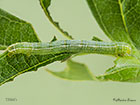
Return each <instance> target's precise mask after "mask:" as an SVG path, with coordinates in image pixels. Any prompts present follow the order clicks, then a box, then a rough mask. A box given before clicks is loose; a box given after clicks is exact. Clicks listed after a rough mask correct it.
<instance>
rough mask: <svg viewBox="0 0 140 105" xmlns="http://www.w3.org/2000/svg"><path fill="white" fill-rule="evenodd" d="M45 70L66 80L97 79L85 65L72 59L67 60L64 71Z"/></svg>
mask: <svg viewBox="0 0 140 105" xmlns="http://www.w3.org/2000/svg"><path fill="white" fill-rule="evenodd" d="M46 70H47V71H48V72H49V73H51V74H52V75H54V76H56V77H59V78H62V79H67V80H80V81H81V80H82V81H83V80H97V79H96V77H95V76H94V75H93V74H92V73H91V72H90V71H89V69H88V67H87V66H86V65H84V64H82V63H78V62H74V61H72V60H68V61H67V68H65V70H64V71H61V72H54V71H51V70H48V69H46Z"/></svg>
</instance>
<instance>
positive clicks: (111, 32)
mask: <svg viewBox="0 0 140 105" xmlns="http://www.w3.org/2000/svg"><path fill="white" fill-rule="evenodd" d="M87 3H88V5H89V7H90V9H91V12H92V13H93V15H94V17H95V18H96V20H97V22H98V24H99V25H100V27H101V29H102V30H103V31H104V32H105V33H106V35H107V36H108V37H109V38H110V39H112V40H113V41H118V42H127V43H129V44H131V45H132V46H133V44H134V45H135V46H136V47H137V48H138V49H140V25H139V24H140V21H139V17H140V1H139V0H87Z"/></svg>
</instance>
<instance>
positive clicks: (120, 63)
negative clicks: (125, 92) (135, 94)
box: [97, 57, 140, 82]
mask: <svg viewBox="0 0 140 105" xmlns="http://www.w3.org/2000/svg"><path fill="white" fill-rule="evenodd" d="M97 78H98V79H99V80H101V81H109V80H110V81H120V82H136V81H137V82H140V61H139V60H138V59H136V58H135V57H119V58H117V59H116V61H115V66H114V67H112V68H110V69H108V70H107V71H106V73H105V74H104V75H100V76H97Z"/></svg>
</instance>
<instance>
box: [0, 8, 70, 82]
mask: <svg viewBox="0 0 140 105" xmlns="http://www.w3.org/2000/svg"><path fill="white" fill-rule="evenodd" d="M39 41H40V40H39V39H38V38H37V35H36V33H35V31H34V30H33V28H32V26H31V24H30V23H27V22H25V21H23V20H21V19H19V18H17V17H15V16H13V15H11V14H9V13H7V12H6V11H4V10H2V9H0V45H1V46H0V48H1V49H2V48H3V46H9V45H11V44H13V43H16V42H39ZM5 48H6V47H4V49H5ZM68 56H71V54H68V53H60V54H54V55H51V54H47V55H44V56H43V55H42V56H41V55H31V56H27V55H24V54H14V55H12V56H9V55H8V53H7V52H6V51H5V52H4V53H3V54H1V55H0V85H2V84H4V83H5V82H8V81H11V80H13V79H14V77H16V76H17V75H20V74H22V73H24V72H27V71H36V70H37V69H38V68H39V67H41V66H45V65H47V64H49V63H52V62H54V61H61V60H63V59H65V58H66V57H68Z"/></svg>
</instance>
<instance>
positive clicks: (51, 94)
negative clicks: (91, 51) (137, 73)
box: [0, 0, 140, 105]
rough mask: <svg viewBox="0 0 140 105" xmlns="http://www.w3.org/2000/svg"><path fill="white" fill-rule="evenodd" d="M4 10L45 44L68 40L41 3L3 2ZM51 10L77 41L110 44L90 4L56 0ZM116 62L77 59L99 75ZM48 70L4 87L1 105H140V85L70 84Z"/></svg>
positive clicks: (0, 0)
mask: <svg viewBox="0 0 140 105" xmlns="http://www.w3.org/2000/svg"><path fill="white" fill-rule="evenodd" d="M0 8H3V9H4V10H6V11H8V12H10V13H12V14H13V15H15V16H17V17H19V18H21V19H24V20H26V21H28V22H30V23H31V24H32V25H33V27H34V28H35V30H36V32H37V34H38V36H39V38H40V39H41V40H42V41H43V42H47V41H50V40H51V39H52V38H53V36H54V35H56V36H57V38H58V39H65V38H64V37H63V36H62V35H61V34H60V33H59V32H58V31H57V30H56V29H55V28H54V27H53V25H52V24H51V23H50V22H49V21H48V19H47V18H46V16H45V14H44V12H43V11H42V9H41V6H40V4H39V0H0ZM49 10H50V11H51V15H52V16H53V18H54V20H57V21H59V22H60V25H61V27H63V29H65V30H67V31H68V32H69V33H70V34H71V35H73V37H74V38H75V39H84V40H91V39H92V36H93V35H95V36H98V37H99V38H102V39H103V40H104V41H110V40H109V39H108V38H107V37H106V36H105V34H104V33H103V32H102V30H101V29H100V28H99V26H98V25H97V23H96V21H95V19H94V18H93V17H92V14H91V13H90V10H89V8H88V5H87V3H86V0H52V6H51V7H50V8H49ZM114 59H115V58H113V57H111V56H103V55H96V54H95V55H84V56H80V57H75V58H74V60H75V61H79V62H81V63H85V64H86V65H87V66H88V67H89V69H90V70H91V71H92V72H93V73H94V74H96V75H99V74H102V73H104V71H105V70H106V69H107V68H109V67H111V66H113V60H114ZM65 64H66V63H65V62H64V63H60V62H55V63H53V64H50V65H47V66H46V67H45V68H49V69H51V70H54V71H60V70H63V69H64V68H65V66H66V65H65ZM45 68H44V67H42V68H40V69H39V70H38V71H37V72H28V73H25V74H22V75H20V76H18V77H16V78H15V80H14V81H13V82H9V83H6V84H4V85H2V86H1V87H0V105H140V102H139V98H140V94H139V93H140V92H139V88H140V83H119V82H94V81H84V82H74V81H66V80H61V79H58V78H56V77H54V76H52V75H50V74H49V73H47V72H46V71H45ZM6 98H17V101H13V102H11V101H6ZM113 98H120V99H127V98H130V99H135V100H136V102H115V101H113Z"/></svg>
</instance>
